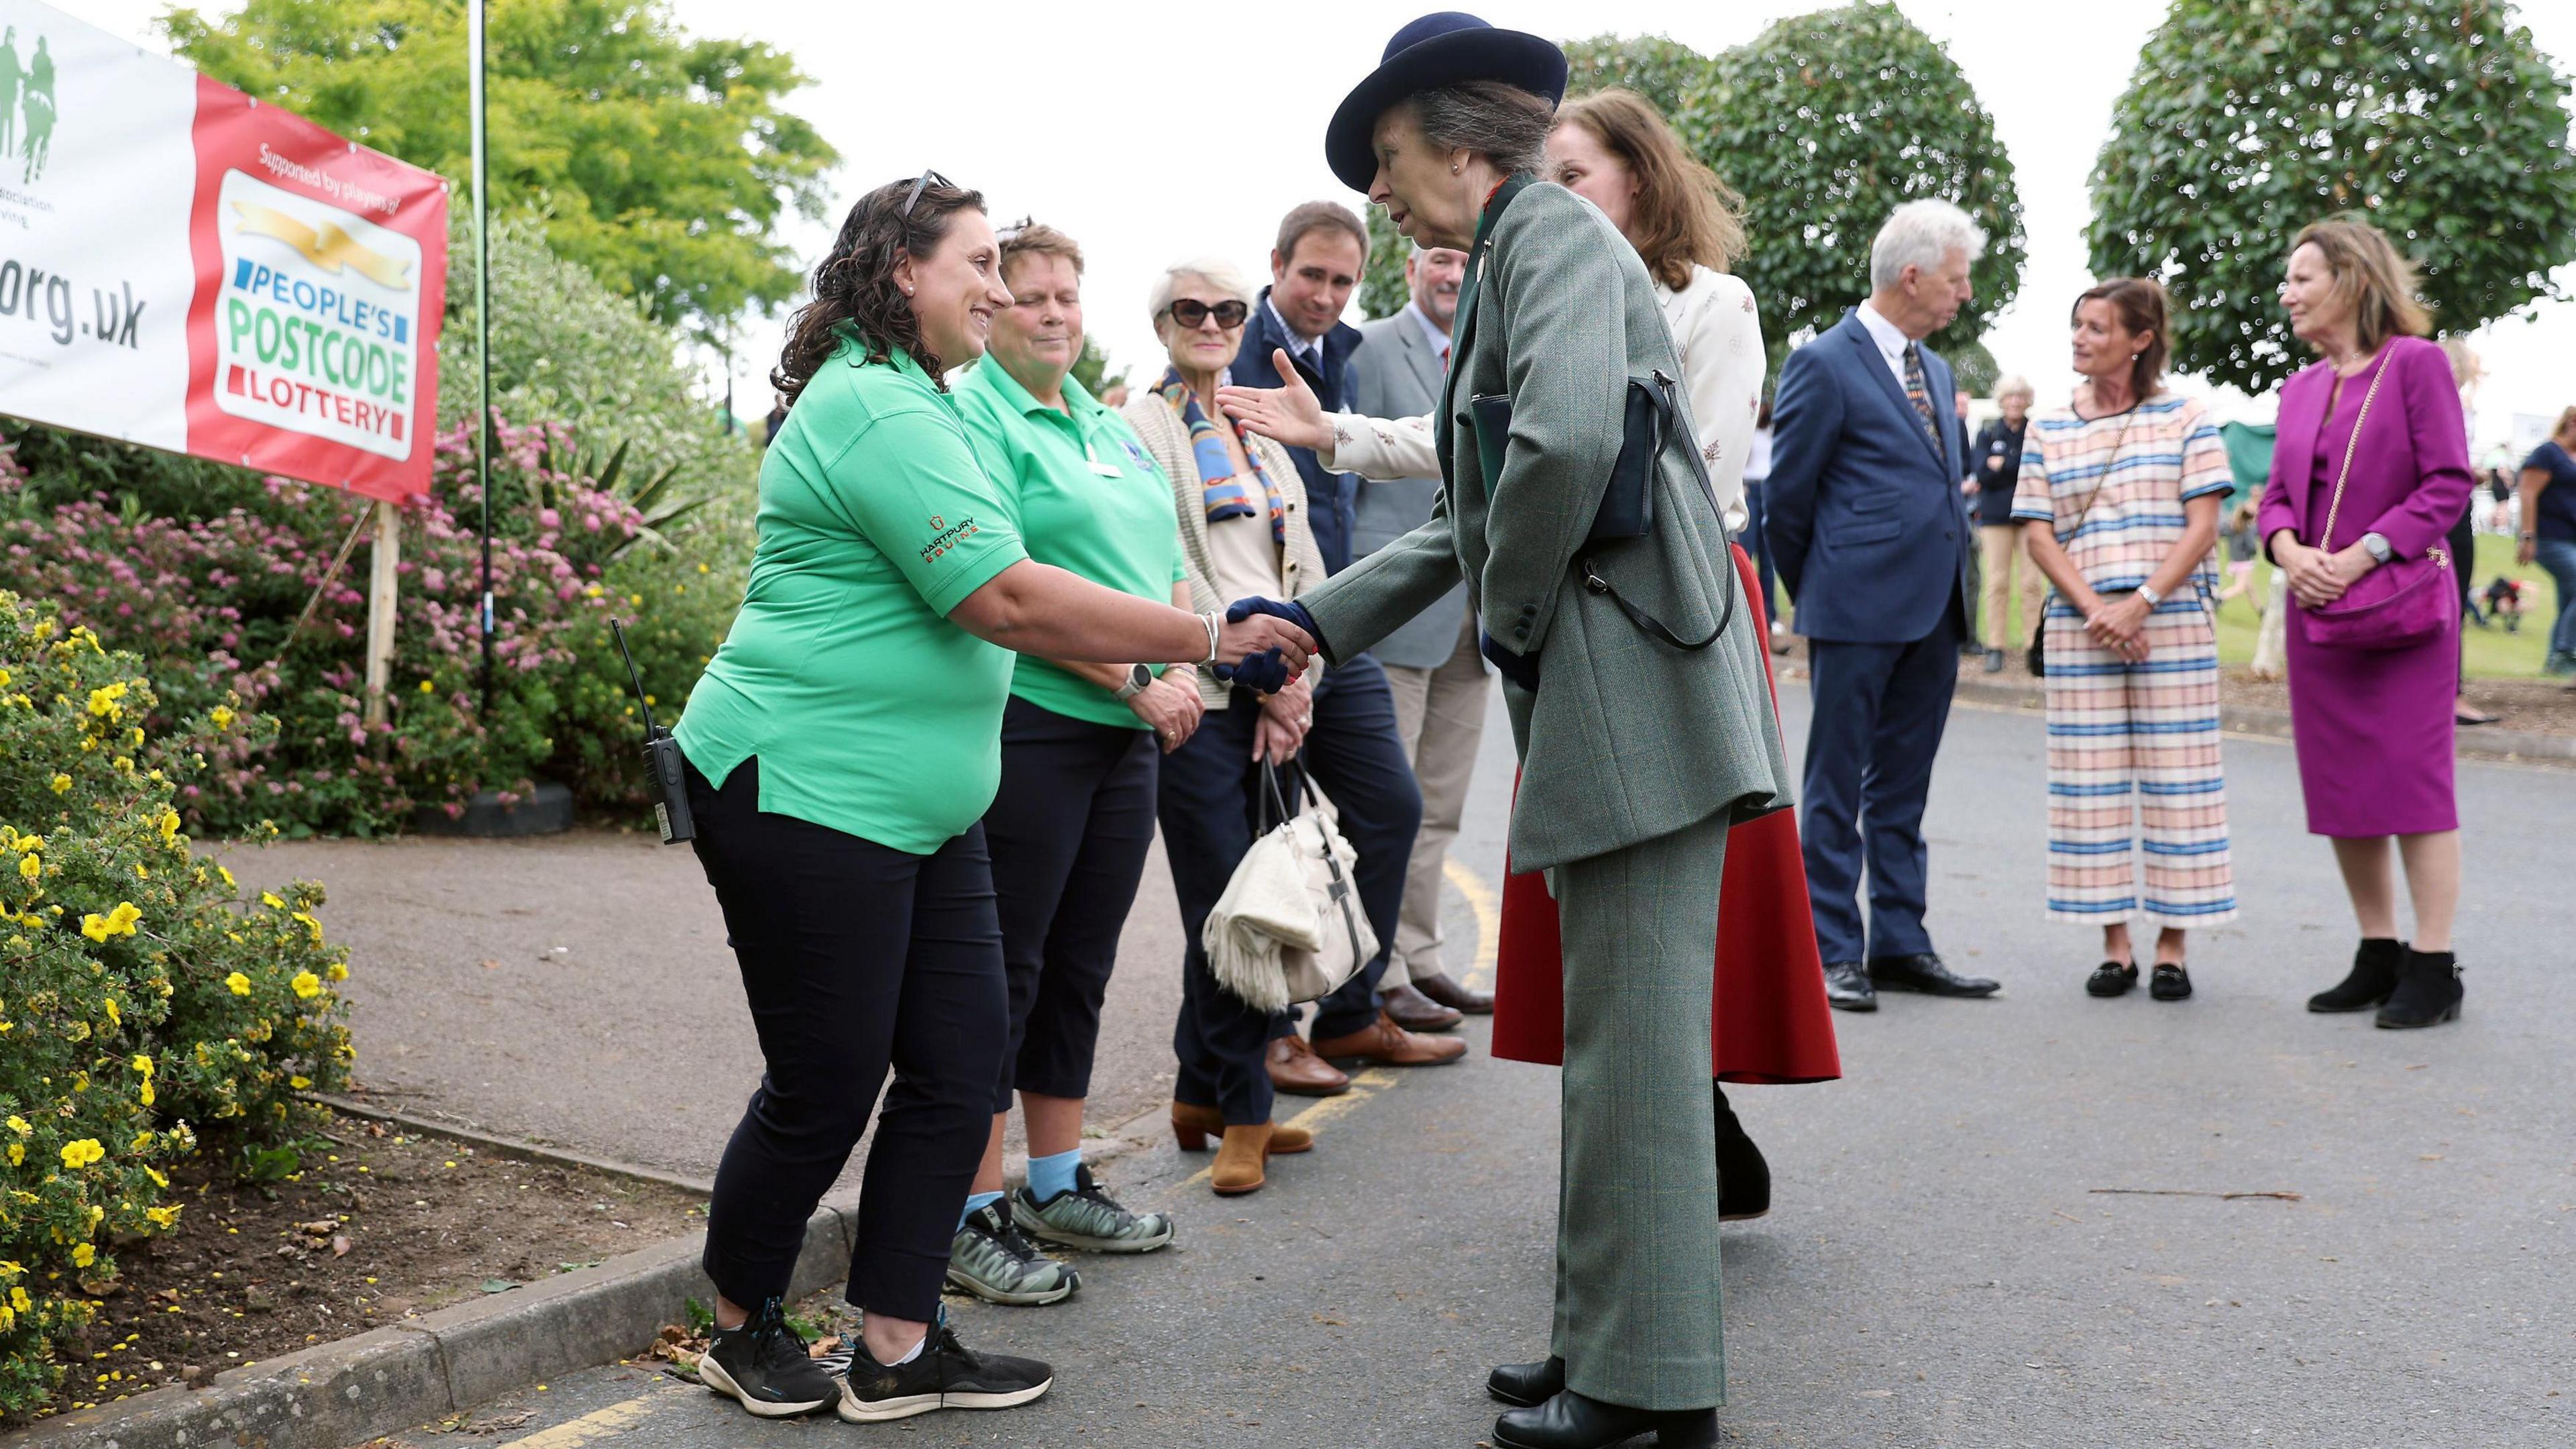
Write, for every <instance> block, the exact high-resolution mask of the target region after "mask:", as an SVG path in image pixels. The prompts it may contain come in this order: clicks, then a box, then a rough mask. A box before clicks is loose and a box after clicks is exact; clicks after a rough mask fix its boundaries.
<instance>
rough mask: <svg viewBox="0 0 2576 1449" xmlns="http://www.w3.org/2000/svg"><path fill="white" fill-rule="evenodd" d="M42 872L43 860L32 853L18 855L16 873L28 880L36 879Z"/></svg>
mask: <svg viewBox="0 0 2576 1449" xmlns="http://www.w3.org/2000/svg"><path fill="white" fill-rule="evenodd" d="M44 873H45V863H44V862H43V861H41V860H38V859H37V858H36V857H34V856H32V855H22V856H20V857H18V874H20V875H23V876H25V877H26V878H27V879H29V880H37V879H40V878H42V877H43V875H44Z"/></svg>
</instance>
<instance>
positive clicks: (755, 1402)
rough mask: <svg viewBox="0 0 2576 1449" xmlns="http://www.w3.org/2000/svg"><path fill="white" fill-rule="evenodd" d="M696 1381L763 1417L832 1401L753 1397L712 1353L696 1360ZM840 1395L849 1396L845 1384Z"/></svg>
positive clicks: (808, 1410)
mask: <svg viewBox="0 0 2576 1449" xmlns="http://www.w3.org/2000/svg"><path fill="white" fill-rule="evenodd" d="M698 1382H700V1383H702V1384H705V1385H706V1386H707V1388H708V1389H709V1390H710V1391H712V1392H714V1393H719V1394H722V1395H724V1396H725V1397H726V1398H729V1399H732V1400H734V1401H735V1402H736V1403H739V1404H741V1405H742V1406H743V1407H744V1408H746V1409H749V1410H750V1411H751V1412H752V1413H754V1414H756V1415H758V1416H760V1417H761V1418H764V1419H793V1418H796V1417H797V1416H799V1415H801V1414H810V1413H812V1412H814V1411H815V1410H816V1409H819V1408H821V1407H823V1406H824V1405H825V1404H828V1403H830V1402H832V1401H831V1400H830V1399H816V1400H814V1401H813V1402H812V1403H808V1404H797V1403H785V1404H778V1403H771V1402H770V1401H769V1400H767V1399H755V1398H753V1397H752V1396H751V1395H749V1394H747V1393H744V1392H743V1390H742V1385H740V1384H738V1383H735V1382H734V1381H733V1375H731V1374H729V1373H726V1372H725V1371H724V1365H722V1364H720V1363H717V1362H716V1356H715V1355H714V1354H707V1355H704V1356H703V1357H701V1358H700V1359H699V1360H698ZM841 1395H842V1397H843V1398H847V1397H849V1388H848V1386H847V1385H844V1386H843V1387H842V1390H841Z"/></svg>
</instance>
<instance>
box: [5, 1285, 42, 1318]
mask: <svg viewBox="0 0 2576 1449" xmlns="http://www.w3.org/2000/svg"><path fill="white" fill-rule="evenodd" d="M9 1306H10V1307H12V1308H15V1309H17V1310H18V1311H19V1312H21V1313H27V1312H31V1311H33V1310H34V1308H35V1306H36V1305H35V1304H33V1303H31V1302H29V1301H28V1300H27V1290H26V1289H24V1288H12V1289H10V1290H9Z"/></svg>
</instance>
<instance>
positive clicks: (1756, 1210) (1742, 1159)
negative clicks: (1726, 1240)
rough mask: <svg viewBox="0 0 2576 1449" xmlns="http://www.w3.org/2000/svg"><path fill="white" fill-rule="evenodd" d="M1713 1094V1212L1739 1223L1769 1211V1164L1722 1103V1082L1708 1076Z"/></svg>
mask: <svg viewBox="0 0 2576 1449" xmlns="http://www.w3.org/2000/svg"><path fill="white" fill-rule="evenodd" d="M1708 1085H1709V1090H1710V1091H1711V1092H1713V1093H1715V1094H1716V1097H1717V1216H1718V1220H1719V1221H1720V1222H1729V1223H1740V1222H1742V1221H1744V1220H1745V1219H1746V1218H1758V1217H1760V1216H1762V1215H1763V1214H1764V1213H1767V1212H1769V1211H1771V1164H1770V1163H1768V1162H1765V1161H1763V1160H1762V1149H1761V1148H1759V1147H1756V1146H1754V1145H1753V1139H1752V1138H1750V1137H1748V1136H1746V1135H1745V1133H1744V1124H1743V1123H1742V1122H1739V1121H1737V1120H1736V1117H1735V1109H1734V1108H1732V1107H1730V1106H1728V1105H1726V1084H1725V1083H1724V1082H1720V1081H1716V1080H1714V1079H1712V1080H1711V1081H1710V1082H1709V1084H1708Z"/></svg>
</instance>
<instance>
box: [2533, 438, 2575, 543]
mask: <svg viewBox="0 0 2576 1449" xmlns="http://www.w3.org/2000/svg"><path fill="white" fill-rule="evenodd" d="M2522 466H2523V468H2524V469H2525V470H2529V469H2532V468H2537V469H2539V470H2540V471H2541V472H2543V473H2546V474H2548V475H2549V484H2548V486H2547V487H2545V488H2543V489H2541V490H2540V501H2539V502H2538V503H2536V504H2534V505H2533V506H2532V510H2531V511H2532V513H2533V515H2534V516H2533V517H2531V518H2528V519H2525V520H2524V521H2523V527H2524V528H2525V529H2527V530H2529V531H2530V532H2532V533H2535V534H2538V535H2539V536H2540V537H2542V538H2545V539H2548V540H2550V541H2552V542H2554V543H2576V458H2570V457H2569V456H2567V450H2566V449H2565V448H2562V447H2560V446H2558V444H2557V442H2556V441H2554V440H2552V441H2547V442H2543V443H2542V444H2541V445H2540V446H2539V447H2537V448H2534V449H2532V450H2531V456H2530V457H2528V458H2525V459H2523V460H2522Z"/></svg>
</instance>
